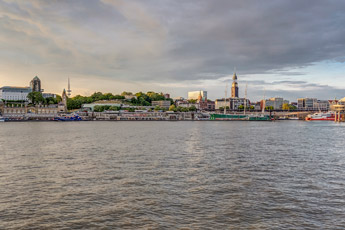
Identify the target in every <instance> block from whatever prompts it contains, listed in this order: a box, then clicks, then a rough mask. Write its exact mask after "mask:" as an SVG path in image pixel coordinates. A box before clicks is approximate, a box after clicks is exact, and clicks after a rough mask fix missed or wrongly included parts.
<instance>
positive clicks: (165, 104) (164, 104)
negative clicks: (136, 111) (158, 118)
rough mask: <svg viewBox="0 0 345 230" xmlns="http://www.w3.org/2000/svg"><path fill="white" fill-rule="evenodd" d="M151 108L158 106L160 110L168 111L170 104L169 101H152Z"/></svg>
mask: <svg viewBox="0 0 345 230" xmlns="http://www.w3.org/2000/svg"><path fill="white" fill-rule="evenodd" d="M151 105H152V106H157V105H158V106H159V107H161V108H165V109H169V107H170V105H171V103H170V101H152V102H151Z"/></svg>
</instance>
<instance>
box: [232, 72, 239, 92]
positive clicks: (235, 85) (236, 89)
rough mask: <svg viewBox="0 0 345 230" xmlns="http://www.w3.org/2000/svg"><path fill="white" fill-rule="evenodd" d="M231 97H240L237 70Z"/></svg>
mask: <svg viewBox="0 0 345 230" xmlns="http://www.w3.org/2000/svg"><path fill="white" fill-rule="evenodd" d="M231 97H232V98H234V97H238V83H237V75H236V72H235V73H234V76H233V77H232V86H231Z"/></svg>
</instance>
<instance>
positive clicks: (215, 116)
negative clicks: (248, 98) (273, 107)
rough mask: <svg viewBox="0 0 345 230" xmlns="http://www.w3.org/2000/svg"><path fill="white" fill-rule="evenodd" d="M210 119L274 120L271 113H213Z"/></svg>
mask: <svg viewBox="0 0 345 230" xmlns="http://www.w3.org/2000/svg"><path fill="white" fill-rule="evenodd" d="M210 120H215V121H272V120H273V118H271V117H270V116H269V115H264V114H260V115H254V114H249V115H246V114H216V113H214V114H211V116H210Z"/></svg>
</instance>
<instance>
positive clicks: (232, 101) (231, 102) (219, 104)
mask: <svg viewBox="0 0 345 230" xmlns="http://www.w3.org/2000/svg"><path fill="white" fill-rule="evenodd" d="M241 105H243V106H246V107H249V106H250V101H249V100H248V99H246V98H227V99H226V100H224V98H222V99H217V100H216V101H215V109H216V110H217V109H220V108H224V106H228V107H229V109H230V110H238V108H239V107H240V106H241Z"/></svg>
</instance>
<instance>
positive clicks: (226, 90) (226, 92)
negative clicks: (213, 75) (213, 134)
mask: <svg viewBox="0 0 345 230" xmlns="http://www.w3.org/2000/svg"><path fill="white" fill-rule="evenodd" d="M227 97H228V81H226V86H225V99H224V114H226V98H227Z"/></svg>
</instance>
